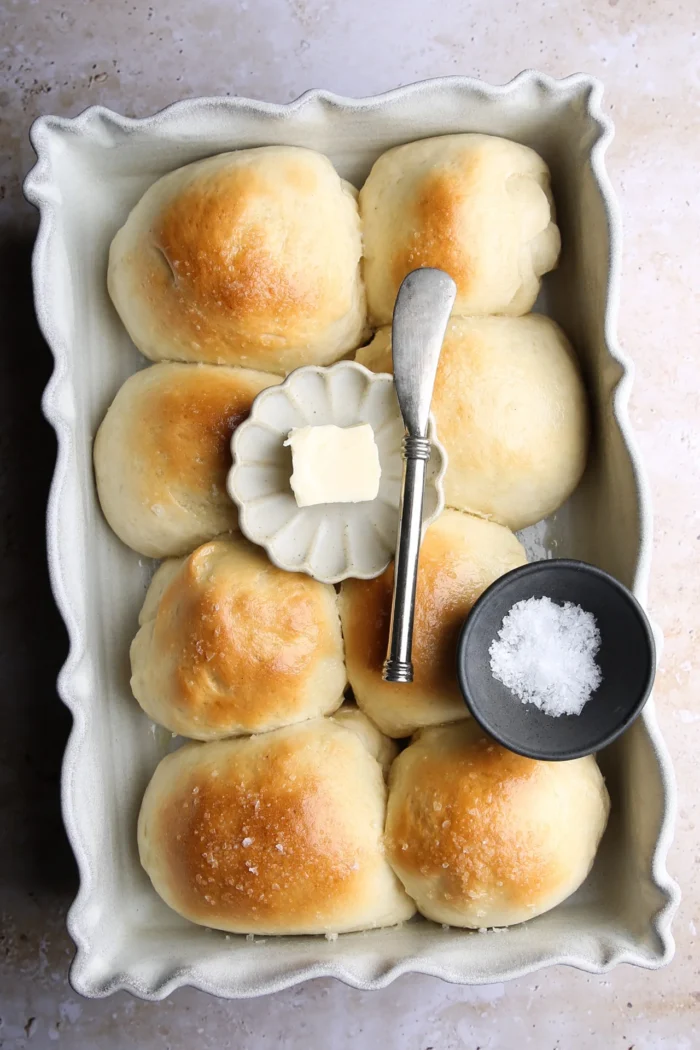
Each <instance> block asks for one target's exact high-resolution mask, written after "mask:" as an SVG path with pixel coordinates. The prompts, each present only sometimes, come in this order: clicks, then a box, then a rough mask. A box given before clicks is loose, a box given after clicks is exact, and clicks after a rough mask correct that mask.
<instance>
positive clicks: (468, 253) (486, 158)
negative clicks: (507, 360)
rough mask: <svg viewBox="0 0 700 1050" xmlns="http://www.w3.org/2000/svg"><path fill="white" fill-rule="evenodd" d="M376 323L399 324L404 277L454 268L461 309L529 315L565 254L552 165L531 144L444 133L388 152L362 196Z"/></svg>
mask: <svg viewBox="0 0 700 1050" xmlns="http://www.w3.org/2000/svg"><path fill="white" fill-rule="evenodd" d="M360 212H361V215H362V221H363V237H364V249H365V261H364V273H365V280H366V285H367V297H368V302H369V311H370V316H371V318H372V321H373V323H374V324H376V325H383V324H387V323H388V322H389V321H390V320H391V316H392V312H393V306H394V301H395V299H396V293H397V292H398V289H399V286H400V284H401V281H402V280H403V278H404V277H405V276H406V274H407V273H409V272H410V271H411V270H414V269H416V268H417V267H420V266H436V267H439V268H440V269H442V270H446V271H447V272H448V273H449V274H450V275H451V276H452V277H453V279H454V281H455V283H456V285H457V298H456V300H455V307H454V310H455V313H456V314H462V315H485V314H508V315H512V316H515V315H518V314H524V313H526V312H527V311H528V310H529V309H531V307H532V305H533V303H534V302H535V299H536V298H537V293H538V291H539V286H540V278H541V276H542V274H543V273H546V272H547V271H548V270H551V269H553V267H554V266H555V265H556V262H557V257H558V254H559V245H560V241H559V231H558V229H557V226H556V224H555V223H554V221H553V207H552V199H551V192H550V187H549V171H548V168H547V165H546V164H545V163H544V161H543V160H542V158H541V157H539V156H538V155H537V154H536V153H535V152H534V151H533V150H531V149H528V148H527V147H526V146H521V145H519V144H518V143H517V142H510V141H508V140H506V139H500V138H495V137H493V136H488V135H445V136H441V137H440V138H431V139H422V140H420V141H417V142H409V143H407V144H405V145H403V146H397V147H395V148H394V149H391V150H388V151H387V152H386V153H384V154H383V155H382V156H381V157H380V158H379V159H378V160H377V161H376V163H375V164H374V167H373V168H372V171H371V172H370V174H369V177H368V179H367V181H366V182H365V184H364V186H363V187H362V190H361V192H360Z"/></svg>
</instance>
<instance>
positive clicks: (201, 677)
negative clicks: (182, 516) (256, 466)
mask: <svg viewBox="0 0 700 1050" xmlns="http://www.w3.org/2000/svg"><path fill="white" fill-rule="evenodd" d="M159 572H160V574H162V573H167V577H168V579H167V583H166V585H165V587H164V588H163V589H162V591H161V583H160V579H159V574H156V577H155V578H154V580H153V583H152V584H151V588H152V589H154V591H155V592H156V594H157V595H159V596H160V597H159V601H158V604H157V605H154V602H152V601H151V600H150V599H149V597H148V596H147V598H146V603H145V606H144V612H145V615H144V617H143V618H142V621H141V624H142V626H141V628H140V630H139V632H138V634H137V635H136V638H135V639H134V641H133V643H132V647H131V664H132V682H131V684H132V690H133V692H134V696H135V697H136V699H137V700H138V701H139V703H140V704H141V706H142V707H143V708H144V710H145V711H146V712H147V714H149V715H150V717H151V718H153V720H154V721H156V722H159V723H160V724H161V725H164V726H166V728H168V729H170V730H171V731H172V732H175V733H181V734H182V735H183V736H189V737H193V738H194V739H197V740H209V739H215V738H217V737H223V736H231V735H238V734H241V733H255V732H263V731H266V730H268V729H273V728H276V727H278V726H282V725H287V724H290V723H293V722H298V721H301V720H303V719H305V718H311V717H314V716H315V715H319V714H327V713H329V712H330V711H333V710H335V709H336V708H337V707H338V706H339V705H340V703H341V701H342V694H343V689H344V687H345V682H346V674H345V665H344V662H343V642H342V637H341V633H340V623H339V619H338V611H337V606H336V597H335V592H334V590H333V588H332V587H330V586H327V585H325V584H322V583H318V582H317V581H316V580H313V579H311V578H310V577H308V576H305V575H303V574H301V573H287V572H283V571H282V570H281V569H278V568H276V567H275V566H273V565H272V564H271V563H270V562H269V561H268V560H267V558H266V557H265V555H264V554H263V552H262V551H260V550H259V549H258V548H256V547H254V546H253V545H252V544H249V543H248V542H247V541H245V540H243V539H242V538H240V537H231V538H227V539H223V538H222V539H218V540H214V541H212V542H210V543H207V544H204V545H203V546H201V547H199V548H198V549H197V550H196V551H194V553H193V554H191V555H190V556H189V558H187V559H185V560H184V561H183V562H182V563H181V564H180V566H179V568H178V569H177V571H173V569H172V567H171V564H170V563H167V562H166V563H165V564H164V566H163V567H162V568H161V569H160V570H159Z"/></svg>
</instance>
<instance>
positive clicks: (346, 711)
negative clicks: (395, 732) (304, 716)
mask: <svg viewBox="0 0 700 1050" xmlns="http://www.w3.org/2000/svg"><path fill="white" fill-rule="evenodd" d="M331 717H332V719H333V721H334V722H336V723H337V724H338V725H339V726H343V728H345V729H350V730H352V732H353V733H357V735H358V736H359V738H360V740H361V741H362V743H363V744H364V745H365V747H366V748H367V750H368V751H369V753H370V755H371V756H372V758H376V760H377V762H378V763H379V765H380V766H381V767H382V772H383V774H384V778H385V779H386V778H387V777H388V776H389V770H390V768H391V763H392V762H393V761H394V759H395V758H396V756H397V755H398V753H399V745H398V744H397V743H396V741H395V740H392V739H391V737H388V736H385V735H384V733H382V732H381V730H379V729H378V728H377V727H376V726H375V724H374V722H372V721H371V720H370V719H369V718H368V717H367V715H366V714H365V713H364V711H360V709H359V707H356V706H355V704H343V706H342V707H341V708H339V709H338V710H337V711H336V712H335V714H334V715H332V716H331Z"/></svg>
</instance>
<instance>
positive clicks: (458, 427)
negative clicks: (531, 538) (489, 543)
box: [357, 314, 588, 529]
mask: <svg viewBox="0 0 700 1050" xmlns="http://www.w3.org/2000/svg"><path fill="white" fill-rule="evenodd" d="M357 360H358V361H360V362H361V363H362V364H363V365H366V366H367V367H368V368H370V369H372V370H373V371H374V372H390V371H391V329H389V328H382V329H380V330H379V331H378V332H377V334H376V336H375V338H374V340H373V341H372V342H371V343H370V345H369V346H366V347H363V348H362V349H361V350H359V351H358V353H357ZM432 410H433V413H434V415H435V419H436V422H437V429H438V437H439V438H440V440H441V441H442V442H443V444H444V445H445V448H446V449H447V454H448V465H447V475H446V477H445V499H446V502H447V504H448V506H450V507H457V508H459V509H460V510H467V511H471V512H472V513H474V514H481V515H484V516H485V517H488V518H493V519H494V520H495V521H498V522H500V523H501V524H502V525H507V526H508V527H509V528H511V529H522V528H524V527H525V526H526V525H532V524H534V522H536V521H540V519H541V518H545V517H546V516H547V515H548V514H551V513H552V512H553V511H555V510H556V509H557V508H558V507H560V506H561V504H562V503H564V501H565V500H566V499H567V498H568V496H570V495H571V493H572V492H573V490H574V489H575V488H576V486H577V484H578V482H579V480H580V478H581V475H582V473H583V470H584V468H585V465H586V455H587V451H588V406H587V401H586V392H585V389H584V386H583V382H582V380H581V376H580V373H579V370H578V366H577V364H576V360H575V357H574V353H573V350H572V349H571V346H570V344H569V342H568V340H567V338H566V336H565V335H564V333H563V332H562V330H561V328H559V326H558V325H556V324H555V323H554V321H551V320H550V319H549V318H548V317H543V316H541V315H539V314H529V315H528V316H527V317H514V318H509V317H481V318H453V319H452V321H451V322H450V324H449V326H448V329H447V334H446V336H445V341H444V343H443V346H442V352H441V355H440V363H439V365H438V371H437V379H436V382H435V391H434V394H433V401H432Z"/></svg>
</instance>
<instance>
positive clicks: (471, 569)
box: [340, 510, 526, 737]
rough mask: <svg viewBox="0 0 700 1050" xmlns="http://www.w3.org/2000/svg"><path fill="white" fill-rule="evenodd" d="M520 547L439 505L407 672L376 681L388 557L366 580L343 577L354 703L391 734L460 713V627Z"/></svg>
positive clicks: (515, 561) (463, 713)
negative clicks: (400, 679) (400, 678)
mask: <svg viewBox="0 0 700 1050" xmlns="http://www.w3.org/2000/svg"><path fill="white" fill-rule="evenodd" d="M525 561H526V558H525V552H524V550H523V548H522V546H521V545H520V543H519V542H518V540H517V539H516V538H515V536H513V535H512V533H510V532H509V531H508V530H507V529H504V528H503V527H502V526H500V525H496V524H495V523H493V522H488V521H484V520H482V519H480V518H474V517H472V516H471V515H466V514H461V513H459V512H457V511H454V510H447V511H444V512H443V514H442V515H441V516H440V517H439V518H438V520H437V521H436V522H435V523H434V524H433V525H431V527H430V528H429V529H428V530H427V532H426V534H425V539H424V540H423V544H422V546H421V551H420V558H419V569H418V587H417V592H416V609H415V624H414V631H413V666H414V679H413V682H412V683H411V684H410V685H405V684H404V685H394V684H391V683H388V682H384V681H382V665H383V662H384V659H385V657H386V649H387V641H388V634H389V617H390V613H391V592H392V585H393V573H394V570H393V565H390V566H389V568H388V569H387V570H386V571H385V572H384V573H383V574H382V575H381V576H379V577H377V578H376V579H373V580H346V581H345V583H343V585H342V589H341V597H340V612H341V618H342V622H343V634H344V637H345V650H346V659H347V666H348V677H349V679H350V684H351V686H352V688H353V691H354V694H355V699H356V700H357V703H358V705H359V706H360V708H361V709H362V710H363V711H364V712H365V713H366V714H367V715H368V716H369V717H370V718H371V719H372V721H374V722H375V723H376V724H377V725H378V726H379V728H380V729H381V730H382V731H383V732H385V733H387V734H388V735H389V736H392V737H401V736H407V735H408V734H409V733H411V732H413V730H414V729H416V728H418V727H419V726H426V725H434V724H436V723H439V722H449V721H454V720H455V719H461V718H466V717H467V714H468V712H467V709H466V706H465V704H464V700H463V699H462V696H461V693H460V691H459V687H458V685H457V680H456V675H455V660H456V651H457V640H458V637H459V632H460V629H461V627H462V625H463V623H464V621H465V619H466V617H467V615H468V613H469V611H470V609H471V607H472V605H473V604H474V602H475V601H476V599H477V598H478V597H479V595H480V594H481V593H482V592H483V591H484V590H486V588H487V587H488V586H489V585H490V584H491V583H493V581H494V580H495V579H497V578H498V577H499V576H502V575H503V574H504V573H505V572H508V571H509V570H510V569H514V568H516V567H517V566H518V565H523V564H524V563H525Z"/></svg>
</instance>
